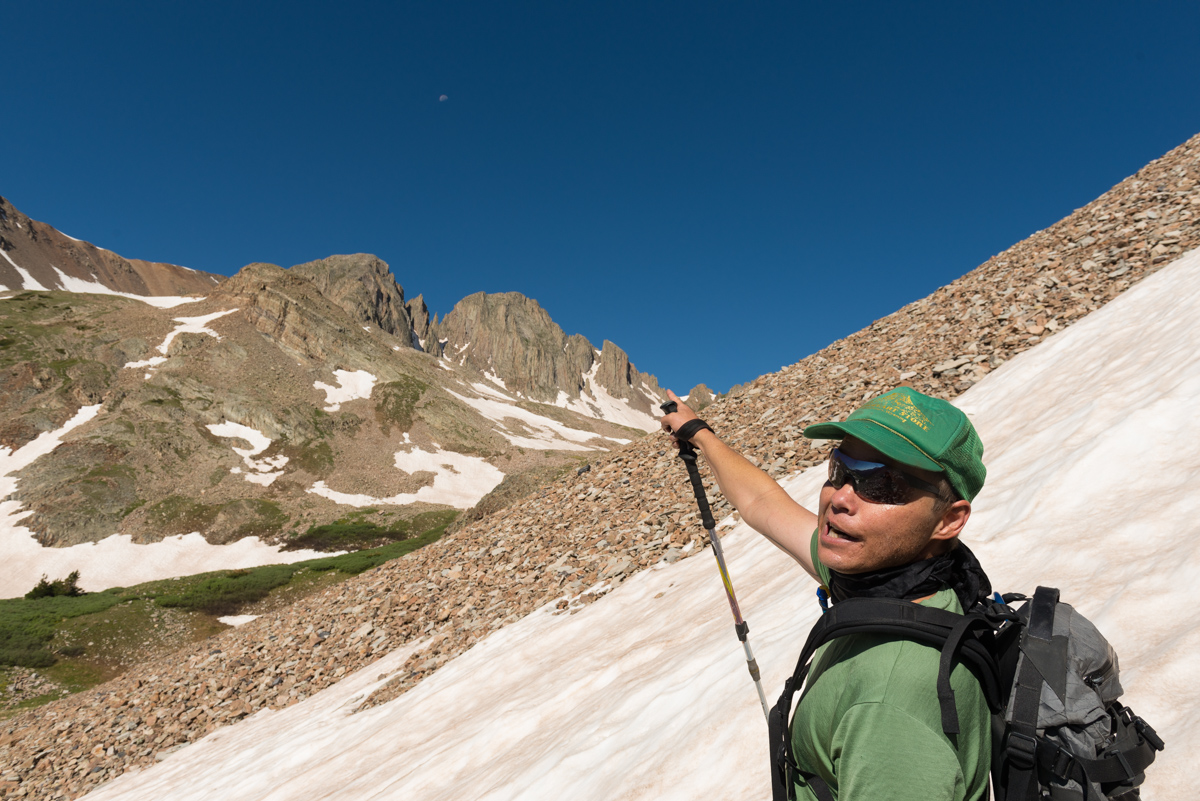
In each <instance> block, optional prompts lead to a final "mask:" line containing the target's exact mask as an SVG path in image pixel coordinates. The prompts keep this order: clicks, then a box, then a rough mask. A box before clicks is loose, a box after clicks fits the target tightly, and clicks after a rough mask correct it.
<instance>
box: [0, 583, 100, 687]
mask: <svg viewBox="0 0 1200 801" xmlns="http://www.w3.org/2000/svg"><path fill="white" fill-rule="evenodd" d="M121 600H122V599H121V596H119V595H117V594H116V593H115V592H114V591H112V590H109V591H107V592H96V593H88V594H86V595H79V596H74V597H72V596H48V597H44V598H36V599H29V600H26V599H25V598H12V599H8V600H4V601H0V665H20V666H22V667H32V668H40V667H49V666H50V665H53V664H54V662H55V657H54V654H53V653H51V652H50V651H49V650H48V649H47V648H46V645H47V644H48V643H49V642H50V641H51V640H52V639H54V632H55V629H56V628H57V627H58V625H59V624H60V623H62V622H63V621H64V620H67V619H69V618H73V617H79V616H81V615H93V614H96V613H98V612H104V611H106V610H108V609H110V608H112V607H113V606H116V605H117V604H119V603H120V602H121Z"/></svg>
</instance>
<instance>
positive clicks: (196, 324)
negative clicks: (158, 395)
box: [125, 309, 237, 378]
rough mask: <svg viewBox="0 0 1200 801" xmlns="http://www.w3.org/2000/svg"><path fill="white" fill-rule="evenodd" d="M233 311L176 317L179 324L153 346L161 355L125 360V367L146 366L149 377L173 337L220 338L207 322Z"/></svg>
mask: <svg viewBox="0 0 1200 801" xmlns="http://www.w3.org/2000/svg"><path fill="white" fill-rule="evenodd" d="M235 311H237V309H226V310H225V311H219V312H213V313H212V314H205V315H201V316H199V317H176V318H175V319H174V322H177V323H179V325H177V326H175V329H174V330H173V331H171V333H169V334H167V336H166V338H165V339H163V341H162V344H161V345H159V346H158V347H157V348H155V350H157V351H158V352H159V353H160V354H162V355H160V356H151V357H150V358H149V359H142V360H140V361H136V362H126V363H125V368H126V369H129V368H137V367H148V368H149V372H147V373H146V378H150V376H151V375H153V372H154V368H156V367H158V366H159V365H160V364H162V363H163V362H165V361H166V360H167V351H168V350H169V349H170V347H171V342H172V341H173V340H174V339H175V337H177V336H179V335H180V334H208V335H209V336H210V337H215V338H217V339H220V338H221V335H220V334H218V333H217V332H216V331H214V330H212V329H211V328H209V327H208V324H209V323H211V322H212V321H213V320H216V319H217V318H219V317H224V316H225V315H227V314H232V313H233V312H235Z"/></svg>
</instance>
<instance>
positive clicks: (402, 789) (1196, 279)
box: [87, 252, 1200, 801]
mask: <svg viewBox="0 0 1200 801" xmlns="http://www.w3.org/2000/svg"><path fill="white" fill-rule="evenodd" d="M1198 400H1200V258H1198V256H1197V252H1192V253H1189V254H1187V255H1186V256H1184V257H1183V258H1181V259H1179V260H1178V261H1177V262H1175V263H1174V264H1173V265H1171V266H1169V267H1167V268H1165V269H1163V270H1162V271H1160V272H1159V273H1158V274H1156V275H1154V276H1151V277H1150V278H1147V279H1146V280H1145V281H1143V282H1142V283H1141V284H1140V285H1138V286H1135V287H1133V288H1132V289H1130V290H1129V291H1128V292H1126V293H1125V294H1124V295H1122V296H1121V297H1119V298H1117V299H1116V300H1114V301H1113V302H1111V303H1110V304H1109V305H1108V306H1106V307H1104V308H1102V309H1101V310H1099V311H1097V312H1095V313H1094V314H1092V315H1090V316H1089V317H1087V318H1086V319H1084V320H1082V321H1080V322H1079V323H1077V324H1076V325H1075V326H1073V327H1071V328H1069V329H1067V330H1066V331H1064V332H1062V333H1060V334H1058V335H1057V336H1055V337H1053V338H1051V339H1049V340H1048V341H1046V342H1045V343H1044V344H1042V345H1039V346H1038V347H1037V348H1035V349H1032V350H1030V351H1028V352H1027V353H1025V354H1022V355H1021V356H1019V357H1017V358H1016V359H1013V360H1012V361H1011V362H1009V363H1008V364H1006V365H1004V366H1003V367H1001V368H1000V369H998V370H996V371H994V372H993V373H992V374H990V375H989V376H987V377H986V378H985V379H984V380H983V381H981V382H980V383H979V384H977V385H976V386H975V387H973V388H972V389H971V390H969V391H968V392H967V393H965V394H964V395H963V396H961V398H960V399H959V405H960V406H961V407H962V408H963V409H964V410H966V411H967V412H968V414H970V415H971V417H972V419H973V420H974V421H975V423H976V425H977V426H978V428H979V431H980V433H981V436H982V438H983V441H984V443H985V446H986V448H987V450H986V454H985V461H986V463H987V465H988V469H989V478H988V482H987V485H986V486H985V488H984V490H983V492H982V493H981V495H980V496H979V498H978V499H977V502H976V507H975V514H974V516H973V518H972V520H971V522H970V523H969V524H968V526H967V530H966V535H965V537H964V539H965V540H966V541H967V542H968V544H970V545H971V547H972V548H973V549H974V550H975V552H976V554H977V555H978V556H979V558H980V560H981V561H982V562H983V564H984V566H985V568H987V570H988V572H989V574H990V575H991V578H992V581H993V583H994V585H995V586H996V588H997V589H999V590H1001V591H1010V590H1011V591H1023V592H1027V593H1030V592H1032V590H1033V589H1034V587H1035V586H1037V585H1038V584H1048V585H1052V586H1058V587H1060V588H1061V589H1062V591H1063V597H1064V599H1065V600H1067V601H1069V602H1071V603H1073V604H1074V605H1075V606H1077V607H1078V608H1080V609H1081V610H1082V611H1083V612H1084V613H1085V614H1086V615H1088V616H1089V617H1090V618H1091V619H1092V620H1093V621H1095V622H1096V623H1097V624H1098V625H1099V626H1100V627H1101V628H1102V629H1103V631H1104V632H1105V634H1106V635H1107V636H1108V637H1109V639H1110V640H1111V641H1112V643H1113V645H1114V646H1115V648H1116V649H1117V651H1118V652H1119V654H1120V656H1121V665H1122V667H1123V668H1124V670H1123V671H1122V681H1123V683H1124V685H1125V688H1126V695H1125V698H1124V699H1123V700H1125V701H1126V702H1127V703H1128V704H1129V705H1130V706H1132V707H1133V708H1134V709H1135V710H1136V711H1137V712H1138V713H1139V714H1141V715H1142V716H1144V717H1145V718H1146V719H1147V720H1148V721H1149V722H1150V723H1151V724H1152V725H1153V726H1154V727H1155V728H1157V730H1158V731H1159V733H1160V734H1161V735H1162V736H1163V737H1164V739H1165V740H1166V742H1167V750H1166V751H1165V752H1163V753H1161V754H1160V755H1159V757H1158V761H1157V762H1156V764H1155V765H1154V766H1153V767H1152V768H1151V772H1150V778H1149V781H1148V782H1147V784H1146V786H1145V787H1144V789H1143V798H1145V799H1147V800H1148V801H1166V800H1167V799H1178V801H1184V799H1191V798H1192V797H1194V793H1195V789H1194V783H1195V782H1194V776H1193V775H1192V774H1193V770H1192V768H1193V766H1194V762H1195V758H1194V755H1195V753H1196V752H1197V749H1198V748H1200V718H1198V716H1197V714H1196V713H1197V702H1196V699H1197V692H1196V687H1197V686H1200V607H1198V606H1197V605H1196V604H1194V603H1190V601H1191V595H1192V588H1193V583H1194V582H1193V580H1194V577H1195V576H1196V575H1197V571H1198V570H1200V453H1198V452H1197V449H1196V448H1195V443H1196V442H1198V441H1200V415H1197V414H1196V413H1195V407H1196V405H1197V401H1198ZM1181 446H1182V447H1181ZM678 480H679V481H681V482H682V481H686V474H685V472H684V469H683V467H682V465H681V466H680V467H679V473H678ZM823 480H824V468H823V467H820V466H818V467H815V468H812V469H810V470H808V471H806V472H804V473H801V474H799V475H794V476H792V477H790V478H789V479H788V480H787V481H786V482H785V486H786V487H787V489H788V491H789V492H791V493H792V495H793V496H794V497H796V498H798V499H800V500H801V501H802V502H804V503H806V504H808V505H812V504H814V503H815V498H816V495H817V493H818V492H819V488H820V486H821V484H822V483H823ZM725 549H726V554H727V556H728V560H729V568H730V573H731V575H732V578H733V582H734V586H735V587H736V589H737V591H738V594H739V600H740V601H741V606H742V609H743V611H744V613H745V614H746V617H747V619H748V620H749V622H750V634H751V641H752V643H753V646H754V649H755V652H756V655H757V657H758V661H759V664H760V665H762V667H763V677H764V682H765V686H766V687H767V688H768V691H769V695H770V696H772V700H773V697H774V696H775V695H777V694H778V692H779V689H780V687H781V685H782V682H783V680H784V678H785V677H786V676H787V675H789V674H790V673H791V670H792V667H793V665H794V660H795V658H796V656H797V654H798V651H799V650H800V646H801V644H802V642H803V638H804V636H805V634H806V633H807V630H808V628H809V626H810V625H811V624H812V622H813V620H814V619H815V618H816V616H817V615H818V613H819V610H818V607H817V604H816V601H815V600H814V597H813V590H814V586H813V583H812V581H811V580H810V579H809V578H808V577H807V576H806V575H804V574H803V573H802V571H801V570H800V568H799V567H797V566H796V565H795V564H794V563H793V562H792V561H791V560H790V558H788V557H787V556H785V555H784V554H782V553H781V552H779V551H777V550H776V549H774V548H773V547H772V546H771V545H770V544H769V543H767V542H766V541H765V540H764V539H763V538H761V537H759V536H758V535H757V534H755V533H754V532H753V531H750V530H748V529H747V528H746V527H745V526H744V525H737V526H735V527H733V528H732V530H730V531H729V533H728V534H727V535H726V537H725ZM414 647H417V646H414V645H410V646H408V647H406V648H404V649H400V650H398V651H396V652H393V653H392V654H389V655H388V656H386V657H384V658H383V659H381V660H380V661H379V662H377V663H375V664H373V665H371V666H369V667H366V668H364V669H362V670H360V671H359V672H358V673H356V674H354V675H353V676H350V677H348V678H347V679H346V680H344V681H343V682H342V683H340V684H338V685H336V686H334V687H332V688H330V689H328V690H325V691H323V692H321V693H319V694H317V695H315V696H313V697H312V698H310V699H308V700H306V701H303V702H301V703H300V704H297V705H296V706H294V707H291V708H289V709H286V710H283V711H280V712H260V713H259V714H257V715H255V716H254V717H252V718H250V719H248V720H246V721H244V722H242V723H240V724H237V725H235V726H232V727H229V728H225V729H221V730H218V731H217V732H215V733H213V734H212V735H210V736H208V737H207V738H205V739H204V740H202V741H201V742H199V743H197V744H195V745H192V746H190V747H188V748H184V749H182V750H180V751H178V752H176V753H174V754H172V755H171V756H169V757H168V758H167V759H166V760H165V761H164V762H162V763H161V764H159V765H157V766H156V767H154V768H151V769H149V770H147V771H145V772H142V773H129V774H126V775H124V776H122V777H120V778H118V779H117V780H115V781H114V782H112V783H111V784H109V785H107V786H105V787H103V788H100V789H99V790H97V791H96V792H94V793H93V794H91V795H89V796H87V797H88V798H89V799H128V800H130V801H132V799H147V801H151V800H153V801H157V799H162V798H171V799H173V801H181V800H182V799H271V800H272V801H279V800H281V799H315V798H321V799H347V800H349V799H356V800H357V799H422V801H437V800H438V799H446V800H447V801H450V800H451V799H453V800H454V801H457V799H459V798H461V797H462V795H463V792H464V790H467V791H468V792H469V794H470V795H471V797H473V798H485V799H558V798H571V799H573V800H574V801H585V800H587V799H596V800H597V801H600V800H601V799H603V800H604V801H608V800H609V799H615V798H620V799H657V800H674V799H678V800H679V801H683V800H684V799H687V800H688V801H693V799H696V798H708V797H719V798H722V799H726V798H728V799H762V798H766V797H768V796H769V794H770V783H769V779H768V775H767V755H766V750H765V747H764V746H765V743H766V728H765V724H764V722H763V718H762V712H761V709H760V708H759V705H758V700H757V696H756V695H755V692H754V688H753V685H752V684H751V682H750V679H749V677H748V676H747V674H746V668H745V662H744V659H743V655H742V652H741V649H740V647H739V644H738V642H737V640H736V638H735V637H734V632H733V626H732V622H731V620H730V616H729V609H728V607H727V605H726V603H725V599H724V596H723V592H722V589H721V583H720V580H719V577H718V574H717V571H716V568H715V566H714V565H713V561H712V559H711V558H709V557H707V556H705V555H703V554H701V555H698V556H697V557H696V558H692V559H686V560H683V561H681V562H678V563H676V564H674V565H670V566H667V565H661V566H659V567H658V568H656V569H652V570H647V571H643V572H642V573H639V574H638V575H636V576H634V577H632V578H631V579H630V580H629V581H627V582H626V583H625V584H623V585H622V586H620V587H619V588H617V589H616V590H615V591H613V592H612V593H611V594H609V595H608V596H607V597H605V598H604V599H602V600H600V601H599V602H597V603H594V604H592V605H590V606H587V607H584V608H582V609H581V610H580V611H579V612H578V614H574V615H571V614H554V613H553V604H549V605H547V606H546V607H544V608H543V609H541V610H539V611H537V612H535V613H533V614H531V615H529V616H528V617H526V618H525V619H523V620H521V621H519V622H517V623H514V624H512V625H510V626H508V627H506V628H504V629H502V630H500V631H498V632H496V633H495V634H493V635H492V636H491V637H489V638H488V639H486V640H485V641H483V642H482V643H480V644H479V645H478V646H476V647H475V648H473V649H472V650H470V651H468V652H467V653H466V654H464V655H462V656H460V657H459V658H457V659H455V660H453V661H452V662H450V663H448V664H447V665H446V666H444V667H443V668H442V669H441V670H439V671H438V672H437V673H435V674H434V675H432V676H431V677H430V678H428V679H426V680H425V681H423V682H422V683H421V684H419V685H418V686H417V687H416V688H414V689H413V690H411V691H410V692H408V693H407V694H405V695H402V696H400V697H399V698H397V699H395V700H393V701H391V702H390V703H388V704H385V705H383V706H380V707H377V708H374V709H370V710H367V711H364V712H360V713H358V714H354V715H351V714H350V712H351V710H352V709H353V708H354V707H355V705H356V703H357V702H358V701H359V700H360V699H361V698H364V697H365V696H366V694H368V693H369V691H370V690H371V688H372V687H373V686H375V685H376V684H378V683H379V682H381V681H382V680H383V679H381V677H386V676H387V675H388V674H389V673H391V672H392V671H395V670H397V669H398V668H399V667H400V666H401V665H402V663H403V661H404V659H405V658H406V657H407V655H408V653H409V652H410V651H411V650H412V649H413V648H414ZM930 680H931V681H933V677H931V679H930Z"/></svg>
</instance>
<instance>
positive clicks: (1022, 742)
mask: <svg viewBox="0 0 1200 801" xmlns="http://www.w3.org/2000/svg"><path fill="white" fill-rule="evenodd" d="M1004 750H1005V752H1006V753H1007V754H1008V761H1009V762H1011V763H1012V764H1013V767H1016V768H1019V769H1021V770H1031V769H1032V768H1033V766H1034V764H1035V763H1036V761H1037V740H1035V739H1034V738H1032V737H1030V736H1029V735H1027V734H1018V733H1017V732H1015V731H1014V732H1009V733H1008V740H1007V742H1005V744H1004Z"/></svg>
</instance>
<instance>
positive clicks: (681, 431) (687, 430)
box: [675, 417, 717, 442]
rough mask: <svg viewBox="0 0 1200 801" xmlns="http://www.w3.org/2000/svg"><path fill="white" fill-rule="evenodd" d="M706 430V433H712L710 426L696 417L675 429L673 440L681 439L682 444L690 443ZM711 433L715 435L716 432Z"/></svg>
mask: <svg viewBox="0 0 1200 801" xmlns="http://www.w3.org/2000/svg"><path fill="white" fill-rule="evenodd" d="M706 429H707V430H708V431H712V426H710V425H709V424H708V423H706V422H704V421H703V420H701V419H700V418H699V417H697V418H695V419H694V420H688V421H687V422H686V423H684V424H683V425H681V426H680V427H679V428H677V429H675V438H676V439H681V440H683V441H684V442H691V441H692V437H694V436H696V434H698V433H699V432H701V431H703V430H706ZM713 433H714V434H716V433H717V432H715V431H713Z"/></svg>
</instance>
